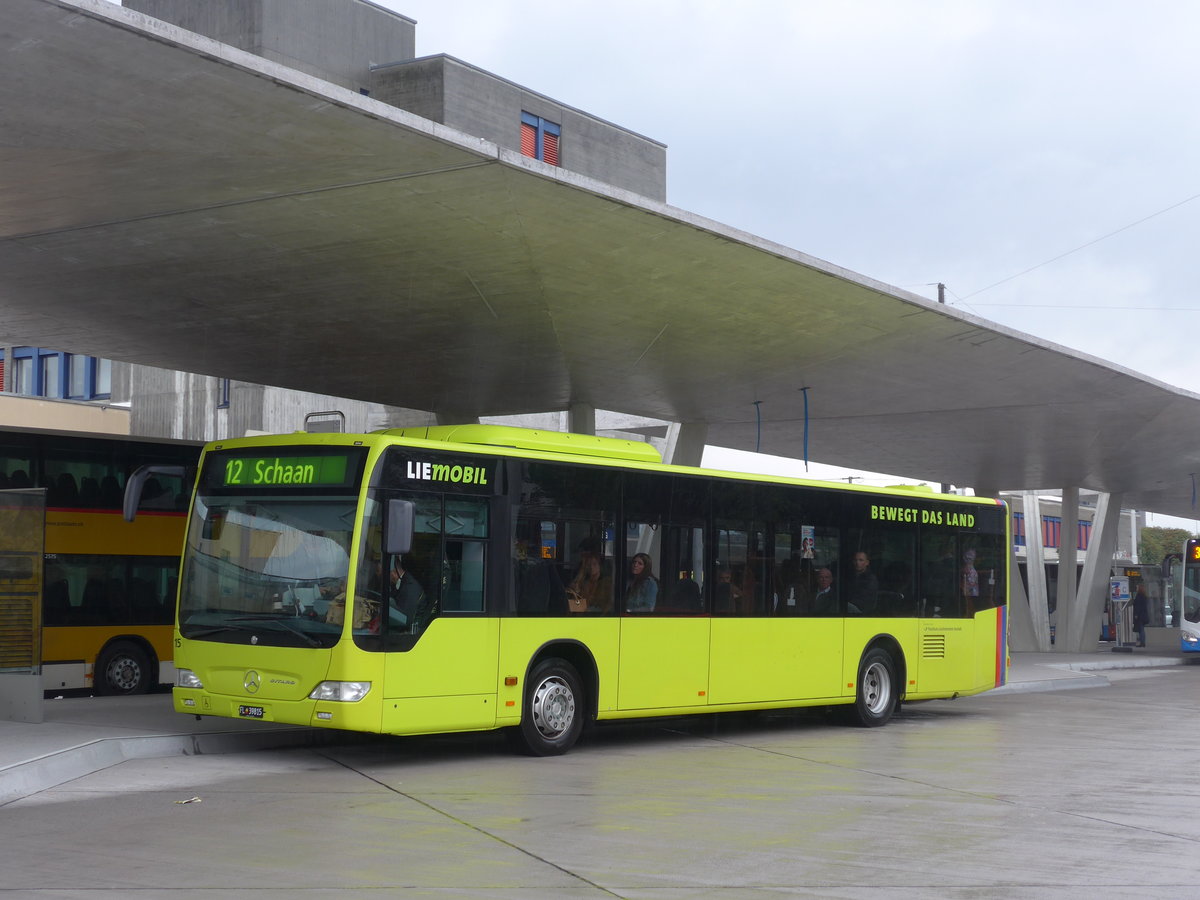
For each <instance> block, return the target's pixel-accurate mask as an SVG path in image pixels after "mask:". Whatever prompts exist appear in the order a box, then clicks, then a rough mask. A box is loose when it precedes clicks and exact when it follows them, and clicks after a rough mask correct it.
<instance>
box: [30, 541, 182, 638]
mask: <svg viewBox="0 0 1200 900" xmlns="http://www.w3.org/2000/svg"><path fill="white" fill-rule="evenodd" d="M178 565H179V563H178V561H177V560H176V559H174V558H173V557H157V556H138V557H123V556H98V555H82V554H62V553H57V554H48V555H47V556H46V587H45V600H44V619H45V622H46V624H47V625H169V624H170V623H171V622H172V620H173V618H174V607H175V583H176V573H177V572H178Z"/></svg>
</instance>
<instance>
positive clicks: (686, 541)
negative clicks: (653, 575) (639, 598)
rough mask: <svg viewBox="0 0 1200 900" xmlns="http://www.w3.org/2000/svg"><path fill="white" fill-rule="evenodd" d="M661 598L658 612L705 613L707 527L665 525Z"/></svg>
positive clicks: (657, 607)
mask: <svg viewBox="0 0 1200 900" xmlns="http://www.w3.org/2000/svg"><path fill="white" fill-rule="evenodd" d="M662 531H663V539H662V564H663V574H662V583H661V585H660V598H661V599H660V601H659V603H658V605H657V606H656V607H655V611H656V612H658V613H660V614H667V615H696V614H698V613H702V612H704V559H705V554H704V529H703V528H701V527H692V526H686V525H685V526H679V525H665V526H663V529H662Z"/></svg>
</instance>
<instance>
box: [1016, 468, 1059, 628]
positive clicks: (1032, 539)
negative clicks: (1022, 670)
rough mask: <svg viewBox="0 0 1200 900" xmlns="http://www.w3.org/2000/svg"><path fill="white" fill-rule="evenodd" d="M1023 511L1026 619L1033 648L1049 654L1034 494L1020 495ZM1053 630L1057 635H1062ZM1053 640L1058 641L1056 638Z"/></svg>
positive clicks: (1038, 509) (1042, 559)
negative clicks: (1031, 631) (1029, 625)
mask: <svg viewBox="0 0 1200 900" xmlns="http://www.w3.org/2000/svg"><path fill="white" fill-rule="evenodd" d="M1022 504H1023V505H1024V507H1025V571H1026V581H1028V583H1029V617H1030V621H1031V624H1032V625H1033V636H1034V642H1035V648H1036V649H1037V650H1040V651H1042V652H1049V650H1050V612H1049V607H1048V605H1047V594H1048V592H1047V590H1046V547H1045V542H1044V541H1043V540H1042V506H1041V502H1040V501H1039V499H1038V495H1037V493H1036V492H1034V491H1026V492H1025V493H1024V494H1022ZM1061 634H1062V631H1061V629H1056V635H1061ZM1056 640H1058V638H1057V637H1056Z"/></svg>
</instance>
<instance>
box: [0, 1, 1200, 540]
mask: <svg viewBox="0 0 1200 900" xmlns="http://www.w3.org/2000/svg"><path fill="white" fill-rule="evenodd" d="M0 65H2V66H3V70H2V71H0V191H2V192H3V193H2V197H3V199H2V200H0V304H2V308H3V311H4V323H5V324H4V332H5V333H6V334H7V335H9V336H10V337H11V338H12V339H14V340H19V341H21V342H22V343H28V344H33V345H38V346H45V347H53V348H59V349H65V350H70V351H72V352H79V353H87V354H93V355H97V356H104V357H108V358H112V359H117V360H125V361H129V362H136V363H142V364H147V365H154V366H161V367H165V368H171V369H181V370H185V371H190V372H198V373H205V374H211V375H219V376H224V377H229V378H233V379H237V380H240V381H248V382H255V383H261V384H270V385H279V386H283V387H289V388H295V389H299V390H307V391H314V392H317V393H323V394H332V395H338V396H345V397H351V398H358V399H363V400H371V401H375V402H379V403H385V404H390V405H395V406H403V407H410V408H415V409H426V410H434V411H438V412H441V413H445V414H447V415H450V416H463V417H468V416H477V415H502V414H509V413H523V412H536V411H546V410H557V409H564V408H566V407H567V406H568V405H569V404H572V403H577V402H578V403H587V404H592V405H594V406H596V407H599V408H603V409H612V410H619V411H622V412H627V413H633V414H639V415H646V416H654V417H659V418H663V419H669V420H672V421H682V422H703V423H707V424H708V428H709V431H708V442H709V443H711V444H716V445H720V446H727V447H734V448H739V449H748V450H754V449H760V450H761V451H762V452H764V453H771V454H778V455H782V456H792V457H800V456H801V455H802V453H803V443H804V437H805V430H806V427H805V412H804V404H805V392H804V391H802V389H803V388H807V389H808V390H807V399H808V409H809V413H808V425H807V431H808V455H809V457H810V458H811V459H814V460H820V461H822V462H828V463H837V464H841V465H846V466H851V467H860V468H865V469H869V470H873V471H884V472H892V473H895V474H903V475H908V476H912V477H917V478H924V479H928V480H930V481H933V482H950V483H953V484H958V485H971V486H977V487H981V488H987V489H1005V490H1009V489H1050V488H1058V487H1063V486H1067V485H1077V486H1080V487H1082V488H1085V489H1093V490H1100V491H1110V492H1118V493H1121V494H1122V495H1123V497H1122V502H1123V504H1124V505H1126V506H1129V507H1134V508H1140V509H1148V510H1155V511H1159V512H1164V513H1171V514H1175V515H1180V516H1185V517H1196V516H1197V515H1198V513H1197V512H1196V509H1195V506H1194V503H1195V501H1194V499H1193V484H1192V482H1193V476H1192V473H1194V472H1197V471H1198V470H1200V396H1197V395H1195V394H1191V393H1186V392H1183V391H1179V390H1177V389H1174V388H1171V387H1169V386H1166V385H1163V384H1161V383H1158V382H1154V381H1151V380H1149V379H1146V378H1144V377H1141V376H1139V375H1137V374H1135V373H1132V372H1130V371H1128V370H1124V369H1121V368H1119V367H1115V366H1112V365H1110V364H1107V363H1105V362H1103V361H1100V360H1096V359H1092V358H1087V357H1083V356H1081V355H1079V354H1077V353H1075V352H1073V351H1070V350H1068V349H1066V348H1063V347H1059V346H1055V345H1052V344H1049V343H1047V342H1045V341H1041V340H1039V339H1037V338H1033V337H1030V336H1028V335H1023V334H1020V333H1017V332H1013V331H1010V330H1006V329H1003V328H999V327H997V326H995V325H993V324H991V323H988V322H987V321H986V320H982V319H978V318H975V317H972V316H968V315H966V314H963V313H961V312H958V311H956V310H953V309H948V308H946V307H944V306H938V305H937V304H933V303H930V302H928V301H926V300H924V299H922V298H919V297H916V296H914V295H911V294H907V293H905V292H903V291H900V290H898V289H896V288H892V287H889V286H887V285H883V284H880V283H877V282H874V281H872V280H870V279H868V278H864V277H862V276H859V275H856V274H854V273H852V272H848V271H845V270H842V269H839V268H838V267H836V266H833V265H830V264H828V263H825V262H822V261H820V260H817V259H814V258H812V257H808V256H806V255H804V254H802V253H799V252H796V251H794V250H791V249H788V248H786V247H782V246H779V245H775V244H771V243H770V242H767V241H765V240H762V239H760V238H756V237H754V236H752V235H748V234H745V233H742V232H738V231H736V230H735V229H732V228H729V227H726V226H723V225H721V224H719V223H715V222H712V221H709V220H705V219H702V218H699V217H697V216H694V215H691V214H689V213H687V212H685V211H682V210H678V209H675V208H672V207H669V206H664V205H661V204H658V203H655V202H653V201H649V200H646V199H644V198H641V197H637V196H634V195H630V194H626V193H622V192H621V191H618V190H614V189H612V188H609V187H607V186H605V185H602V184H598V183H596V182H592V181H589V180H587V179H584V178H581V177H578V176H574V175H572V174H571V173H569V172H565V171H562V170H558V169H553V168H551V167H547V166H544V165H542V164H541V163H537V162H534V161H531V160H527V159H525V158H523V157H520V156H519V155H516V154H514V153H511V152H509V151H506V150H502V149H499V148H497V147H496V146H495V145H492V144H489V143H487V142H484V141H481V140H478V139H475V138H471V137H468V136H466V135H463V134H460V133H458V132H454V131H451V130H449V129H446V128H444V127H442V126H439V125H436V124H434V123H432V122H429V121H428V120H424V119H420V118H418V117H415V116H412V115H410V114H408V113H405V112H403V111H401V110H397V109H394V108H392V107H388V106H385V105H383V104H380V103H378V102H375V101H372V100H370V99H368V98H364V97H360V96H358V95H357V94H353V93H351V92H349V91H345V90H342V89H341V88H338V87H335V86H333V85H330V84H327V83H325V82H322V81H320V80H317V79H313V78H310V77H308V76H305V75H303V74H300V73H298V72H295V71H293V70H290V69H286V68H283V67H281V66H277V65H275V64H273V63H270V62H268V61H266V60H263V59H260V58H258V57H254V56H250V55H248V54H245V53H242V52H240V51H237V50H234V49H232V48H229V47H225V46H223V45H221V44H217V43H215V42H212V41H209V40H207V39H205V38H200V37H197V36H195V35H192V34H190V33H188V32H185V31H181V30H179V29H176V28H173V27H171V26H167V25H164V24H163V23H159V22H155V21H154V20H151V19H148V18H146V17H144V16H141V15H139V14H136V13H132V12H130V11H127V10H124V9H122V8H120V7H116V6H113V5H111V4H108V3H105V2H103V0H5V2H4V3H2V4H0ZM756 402H757V403H758V406H757V408H756V406H755V404H756ZM760 415H761V428H760V426H759V418H758V417H759V416H760ZM1132 434H1141V435H1147V436H1149V435H1153V436H1154V437H1153V439H1146V440H1141V441H1138V442H1134V441H1131V439H1130V435H1132Z"/></svg>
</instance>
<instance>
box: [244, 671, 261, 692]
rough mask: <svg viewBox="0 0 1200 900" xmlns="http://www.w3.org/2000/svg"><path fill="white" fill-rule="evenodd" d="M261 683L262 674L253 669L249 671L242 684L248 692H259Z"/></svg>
mask: <svg viewBox="0 0 1200 900" xmlns="http://www.w3.org/2000/svg"><path fill="white" fill-rule="evenodd" d="M261 685H262V676H261V675H259V674H258V673H257V672H255V671H254V670H253V669H251V670H250V671H249V672H247V673H246V677H245V678H244V679H242V686H243V687H244V688H245V689H246V693H247V694H257V693H258V689H259V687H260V686H261Z"/></svg>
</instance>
